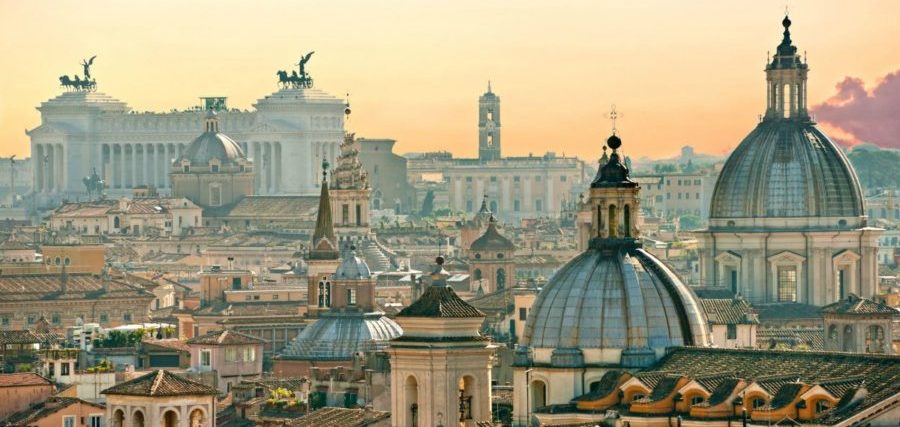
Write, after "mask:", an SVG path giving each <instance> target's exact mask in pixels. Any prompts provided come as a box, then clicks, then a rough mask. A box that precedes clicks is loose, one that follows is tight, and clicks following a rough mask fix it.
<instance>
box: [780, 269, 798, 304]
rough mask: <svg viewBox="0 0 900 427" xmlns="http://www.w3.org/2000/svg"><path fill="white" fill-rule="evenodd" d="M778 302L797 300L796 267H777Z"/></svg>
mask: <svg viewBox="0 0 900 427" xmlns="http://www.w3.org/2000/svg"><path fill="white" fill-rule="evenodd" d="M778 302H797V268H796V267H778Z"/></svg>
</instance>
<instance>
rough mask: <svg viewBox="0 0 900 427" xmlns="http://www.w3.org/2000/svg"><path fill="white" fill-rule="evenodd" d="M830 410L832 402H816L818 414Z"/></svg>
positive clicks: (822, 400)
mask: <svg viewBox="0 0 900 427" xmlns="http://www.w3.org/2000/svg"><path fill="white" fill-rule="evenodd" d="M829 409H831V402H829V401H827V400H825V399H821V400H817V401H816V414H821V413H822V412H825V411H827V410H829Z"/></svg>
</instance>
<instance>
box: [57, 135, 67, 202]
mask: <svg viewBox="0 0 900 427" xmlns="http://www.w3.org/2000/svg"><path fill="white" fill-rule="evenodd" d="M65 153H66V150H65V148H64V147H63V145H62V144H59V155H57V156H56V157H57V158H58V159H59V169H58V173H59V191H66V189H67V186H68V182H69V180H68V179H67V178H68V173H69V165H68V162H67V161H66V157H65Z"/></svg>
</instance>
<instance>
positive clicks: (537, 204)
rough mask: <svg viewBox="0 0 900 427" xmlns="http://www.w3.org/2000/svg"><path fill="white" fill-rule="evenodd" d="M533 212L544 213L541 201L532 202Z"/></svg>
mask: <svg viewBox="0 0 900 427" xmlns="http://www.w3.org/2000/svg"><path fill="white" fill-rule="evenodd" d="M534 210H535V211H537V212H543V211H544V202H543V201H542V200H535V201H534Z"/></svg>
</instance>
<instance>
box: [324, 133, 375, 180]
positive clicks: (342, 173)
mask: <svg viewBox="0 0 900 427" xmlns="http://www.w3.org/2000/svg"><path fill="white" fill-rule="evenodd" d="M340 151H341V153H340V154H339V155H338V158H337V167H336V168H335V169H334V173H333V174H332V176H331V179H332V181H331V184H332V186H333V187H334V189H335V190H348V189H350V190H365V189H367V188H369V182H368V175H367V174H366V171H365V169H363V165H362V162H360V161H359V151H360V146H359V142H357V141H356V134H354V133H348V134H346V135H345V136H344V142H342V143H341V146H340Z"/></svg>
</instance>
